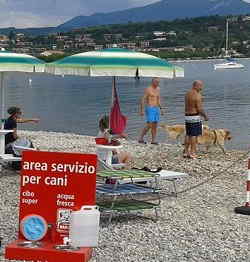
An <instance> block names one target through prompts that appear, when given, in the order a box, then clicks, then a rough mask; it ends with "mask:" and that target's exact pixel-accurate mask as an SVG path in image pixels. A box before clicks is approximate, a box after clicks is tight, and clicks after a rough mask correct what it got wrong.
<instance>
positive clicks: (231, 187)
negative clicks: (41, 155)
mask: <svg viewBox="0 0 250 262" xmlns="http://www.w3.org/2000/svg"><path fill="white" fill-rule="evenodd" d="M19 135H20V136H26V137H28V138H30V139H31V140H32V141H33V143H34V145H35V147H37V148H39V150H44V151H63V152H82V153H95V152H96V147H95V140H94V137H90V136H82V135H76V134H68V133H54V132H43V131H19ZM167 142H168V141H166V143H161V144H160V145H158V146H156V145H151V144H148V145H141V144H138V143H137V142H136V141H130V140H129V141H122V144H123V150H124V151H128V152H130V153H131V154H132V156H133V162H132V163H131V166H133V167H137V168H142V167H144V166H147V167H150V168H157V167H162V168H163V169H167V170H172V171H178V172H185V173H188V174H189V176H188V178H185V179H181V180H178V181H177V192H178V196H177V197H174V196H168V195H166V196H164V197H163V198H162V200H161V210H160V216H159V219H158V220H157V221H155V220H154V217H155V216H154V212H153V211H151V210H149V211H144V212H143V214H140V216H137V215H136V214H134V215H129V216H122V215H121V216H115V217H114V219H113V220H112V222H111V223H110V224H107V223H106V220H105V219H103V220H101V225H100V235H99V246H98V248H95V249H94V253H93V257H92V259H91V262H142V261H143V262H186V261H187V262H192V261H197V262H203V261H214V262H217V261H228V262H229V261H230V262H233V261H234V262H236V261H237V262H243V261H246V262H249V261H250V249H249V243H250V234H249V231H250V220H249V216H244V215H239V214H235V213H234V208H235V207H237V206H242V205H244V203H245V201H246V186H245V184H246V182H245V181H246V171H247V164H248V157H249V154H248V152H245V151H235V150H230V151H227V154H226V155H224V154H223V153H222V152H221V150H220V149H219V148H216V147H214V148H211V149H210V151H209V152H201V153H200V158H199V159H195V160H190V159H184V158H183V157H182V150H183V148H182V147H181V146H179V145H174V144H168V143H167ZM19 179H20V176H19V173H18V172H16V171H12V170H9V169H3V171H2V173H1V174H0V192H1V202H0V237H2V238H3V240H2V248H1V249H2V250H1V257H0V261H7V260H5V259H4V247H5V245H6V244H7V243H9V242H11V241H13V240H15V239H16V238H17V232H18V206H19V182H20V181H19ZM161 188H163V189H164V192H171V191H172V183H170V182H169V181H162V182H161ZM62 262H64V261H62Z"/></svg>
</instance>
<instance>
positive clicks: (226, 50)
mask: <svg viewBox="0 0 250 262" xmlns="http://www.w3.org/2000/svg"><path fill="white" fill-rule="evenodd" d="M225 54H226V57H228V19H227V20H226V49H225Z"/></svg>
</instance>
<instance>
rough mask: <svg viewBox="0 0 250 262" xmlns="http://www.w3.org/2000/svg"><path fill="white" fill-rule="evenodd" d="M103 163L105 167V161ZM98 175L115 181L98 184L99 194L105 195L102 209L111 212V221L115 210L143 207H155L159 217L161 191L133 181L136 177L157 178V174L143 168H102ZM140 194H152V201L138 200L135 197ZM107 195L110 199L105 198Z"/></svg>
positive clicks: (135, 209)
mask: <svg viewBox="0 0 250 262" xmlns="http://www.w3.org/2000/svg"><path fill="white" fill-rule="evenodd" d="M102 164H104V168H105V163H102ZM97 176H98V177H101V178H103V180H104V181H106V180H107V179H109V180H110V181H113V182H112V183H110V184H97V188H96V193H97V195H99V196H101V197H103V198H102V201H100V202H99V203H98V205H99V207H100V210H101V211H104V212H109V213H110V216H109V223H110V222H111V220H112V216H113V213H115V212H125V213H128V212H129V211H139V210H143V209H154V210H155V214H156V217H157V218H158V208H159V206H160V194H159V191H158V190H157V189H156V188H155V187H153V186H152V187H148V186H142V185H139V184H135V183H133V182H134V179H136V178H143V179H144V180H145V178H150V179H154V178H155V179H157V175H155V174H153V173H150V172H146V171H142V170H102V171H98V172H97ZM129 181H130V182H129ZM156 184H157V182H156V183H155V185H156ZM138 195H144V196H145V195H147V196H149V195H150V196H151V200H152V201H149V200H147V201H145V200H141V199H140V200H138V199H136V197H135V196H138ZM107 197H109V200H105V198H107ZM156 201H157V202H156Z"/></svg>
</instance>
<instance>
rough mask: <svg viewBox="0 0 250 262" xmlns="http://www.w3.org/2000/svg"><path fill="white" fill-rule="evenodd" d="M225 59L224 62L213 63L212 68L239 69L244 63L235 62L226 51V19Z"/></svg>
mask: <svg viewBox="0 0 250 262" xmlns="http://www.w3.org/2000/svg"><path fill="white" fill-rule="evenodd" d="M224 58H225V59H226V60H227V61H226V62H225V63H221V64H215V65H214V70H217V69H240V68H244V65H242V64H240V63H237V62H236V61H235V60H234V59H233V58H231V57H230V55H229V53H228V20H227V21H226V46H225V56H224Z"/></svg>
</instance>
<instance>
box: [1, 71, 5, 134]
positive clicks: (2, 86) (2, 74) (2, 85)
mask: <svg viewBox="0 0 250 262" xmlns="http://www.w3.org/2000/svg"><path fill="white" fill-rule="evenodd" d="M0 74H1V76H0V78H1V81H0V82H1V87H0V88H1V109H2V112H1V128H2V129H3V128H4V121H3V119H4V107H5V105H4V73H3V72H1V73H0Z"/></svg>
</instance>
